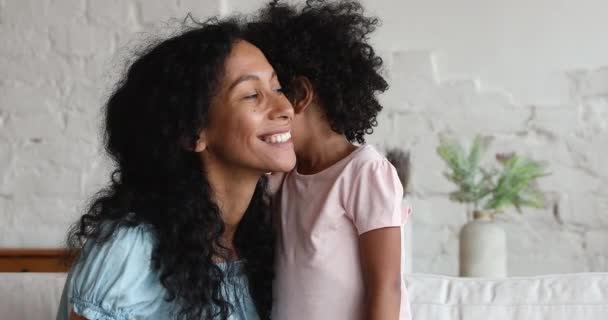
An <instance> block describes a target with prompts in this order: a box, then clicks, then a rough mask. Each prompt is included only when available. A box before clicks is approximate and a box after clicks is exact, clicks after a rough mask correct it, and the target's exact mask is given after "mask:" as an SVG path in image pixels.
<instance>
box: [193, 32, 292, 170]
mask: <svg viewBox="0 0 608 320" xmlns="http://www.w3.org/2000/svg"><path fill="white" fill-rule="evenodd" d="M218 88H219V89H218V91H217V94H216V95H215V96H214V97H213V99H212V101H211V108H210V110H209V121H208V124H209V125H208V126H207V127H206V128H204V129H203V131H202V133H201V138H200V139H199V142H198V143H197V151H199V152H203V153H204V158H205V160H206V161H214V160H218V161H214V162H217V163H221V164H222V165H224V166H228V167H229V168H234V169H250V170H253V171H255V172H256V173H265V172H270V171H272V172H279V171H289V170H291V169H292V168H293V167H294V166H295V161H296V157H295V153H294V150H293V144H292V142H291V123H292V119H293V108H292V106H291V104H290V103H289V101H288V100H287V98H286V97H285V95H283V92H282V90H281V85H280V84H279V80H278V79H277V76H276V73H275V72H274V69H273V68H272V66H271V65H270V64H269V63H268V61H267V60H266V58H265V57H264V55H263V54H262V52H261V51H260V50H259V49H258V48H256V47H255V46H253V45H252V44H250V43H248V42H246V41H238V42H236V43H235V44H234V46H233V48H232V51H231V53H230V54H229V55H228V57H227V59H226V62H225V66H224V73H223V75H222V79H221V81H220V83H219V87H218Z"/></svg>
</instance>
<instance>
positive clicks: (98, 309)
mask: <svg viewBox="0 0 608 320" xmlns="http://www.w3.org/2000/svg"><path fill="white" fill-rule="evenodd" d="M153 246H154V240H153V237H152V235H151V233H150V232H149V231H148V230H147V227H145V226H137V227H122V228H120V229H118V230H117V231H116V232H115V233H114V235H113V236H112V238H111V239H110V240H108V241H107V242H104V243H103V244H96V243H88V244H87V245H86V246H85V248H84V249H83V253H82V255H81V258H80V259H79V260H78V262H77V263H76V265H75V266H74V268H73V270H72V271H71V272H70V275H69V280H68V281H69V283H68V286H69V287H68V288H67V290H68V291H67V292H68V299H69V302H70V304H71V306H72V309H73V310H74V312H75V313H77V314H79V315H81V316H83V317H85V318H87V319H90V320H127V319H129V320H131V319H166V318H167V317H168V314H169V310H166V309H167V304H166V303H165V300H164V298H165V290H164V289H163V287H162V285H161V284H160V281H159V278H158V273H157V272H154V271H153V269H152V265H151V263H152V262H151V253H152V248H153Z"/></svg>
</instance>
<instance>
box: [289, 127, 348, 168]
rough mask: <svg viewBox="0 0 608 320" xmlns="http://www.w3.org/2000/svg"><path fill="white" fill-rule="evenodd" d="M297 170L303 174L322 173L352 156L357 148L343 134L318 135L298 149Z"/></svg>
mask: <svg viewBox="0 0 608 320" xmlns="http://www.w3.org/2000/svg"><path fill="white" fill-rule="evenodd" d="M298 149H299V150H302V151H301V152H297V153H296V156H297V159H298V161H297V170H298V173H301V174H315V173H318V172H321V171H323V170H325V169H327V168H329V167H331V166H332V165H334V164H335V163H336V162H338V161H340V160H342V159H344V158H345V157H347V156H348V155H349V154H351V153H352V152H353V151H354V150H355V149H357V147H356V146H355V145H353V144H352V143H350V141H348V140H347V139H346V137H345V136H344V135H342V134H339V133H335V132H333V131H332V132H331V133H327V134H324V135H316V136H313V137H311V138H310V139H308V141H307V142H306V143H305V144H303V145H302V146H301V148H298Z"/></svg>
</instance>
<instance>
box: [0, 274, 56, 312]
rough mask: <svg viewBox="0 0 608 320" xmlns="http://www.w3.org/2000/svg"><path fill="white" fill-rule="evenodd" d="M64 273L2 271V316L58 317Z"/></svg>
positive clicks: (0, 302)
mask: <svg viewBox="0 0 608 320" xmlns="http://www.w3.org/2000/svg"><path fill="white" fill-rule="evenodd" d="M65 279H66V274H65V273H33V272H32V273H29V272H24V273H0V319H7V320H9V319H10V320H13V319H14V320H20V319H24V320H25V319H27V320H49V319H55V315H56V313H57V308H58V307H59V300H61V292H62V291H63V285H64V283H65Z"/></svg>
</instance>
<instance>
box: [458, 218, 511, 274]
mask: <svg viewBox="0 0 608 320" xmlns="http://www.w3.org/2000/svg"><path fill="white" fill-rule="evenodd" d="M506 238H507V237H506V234H505V231H504V230H503V229H502V228H501V227H499V226H498V225H496V223H494V215H493V214H492V213H489V212H480V211H475V212H474V213H473V221H471V222H469V223H467V224H466V225H464V227H463V228H462V230H461V231H460V256H459V257H460V276H461V277H486V278H499V277H506V276H507V239H506Z"/></svg>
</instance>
